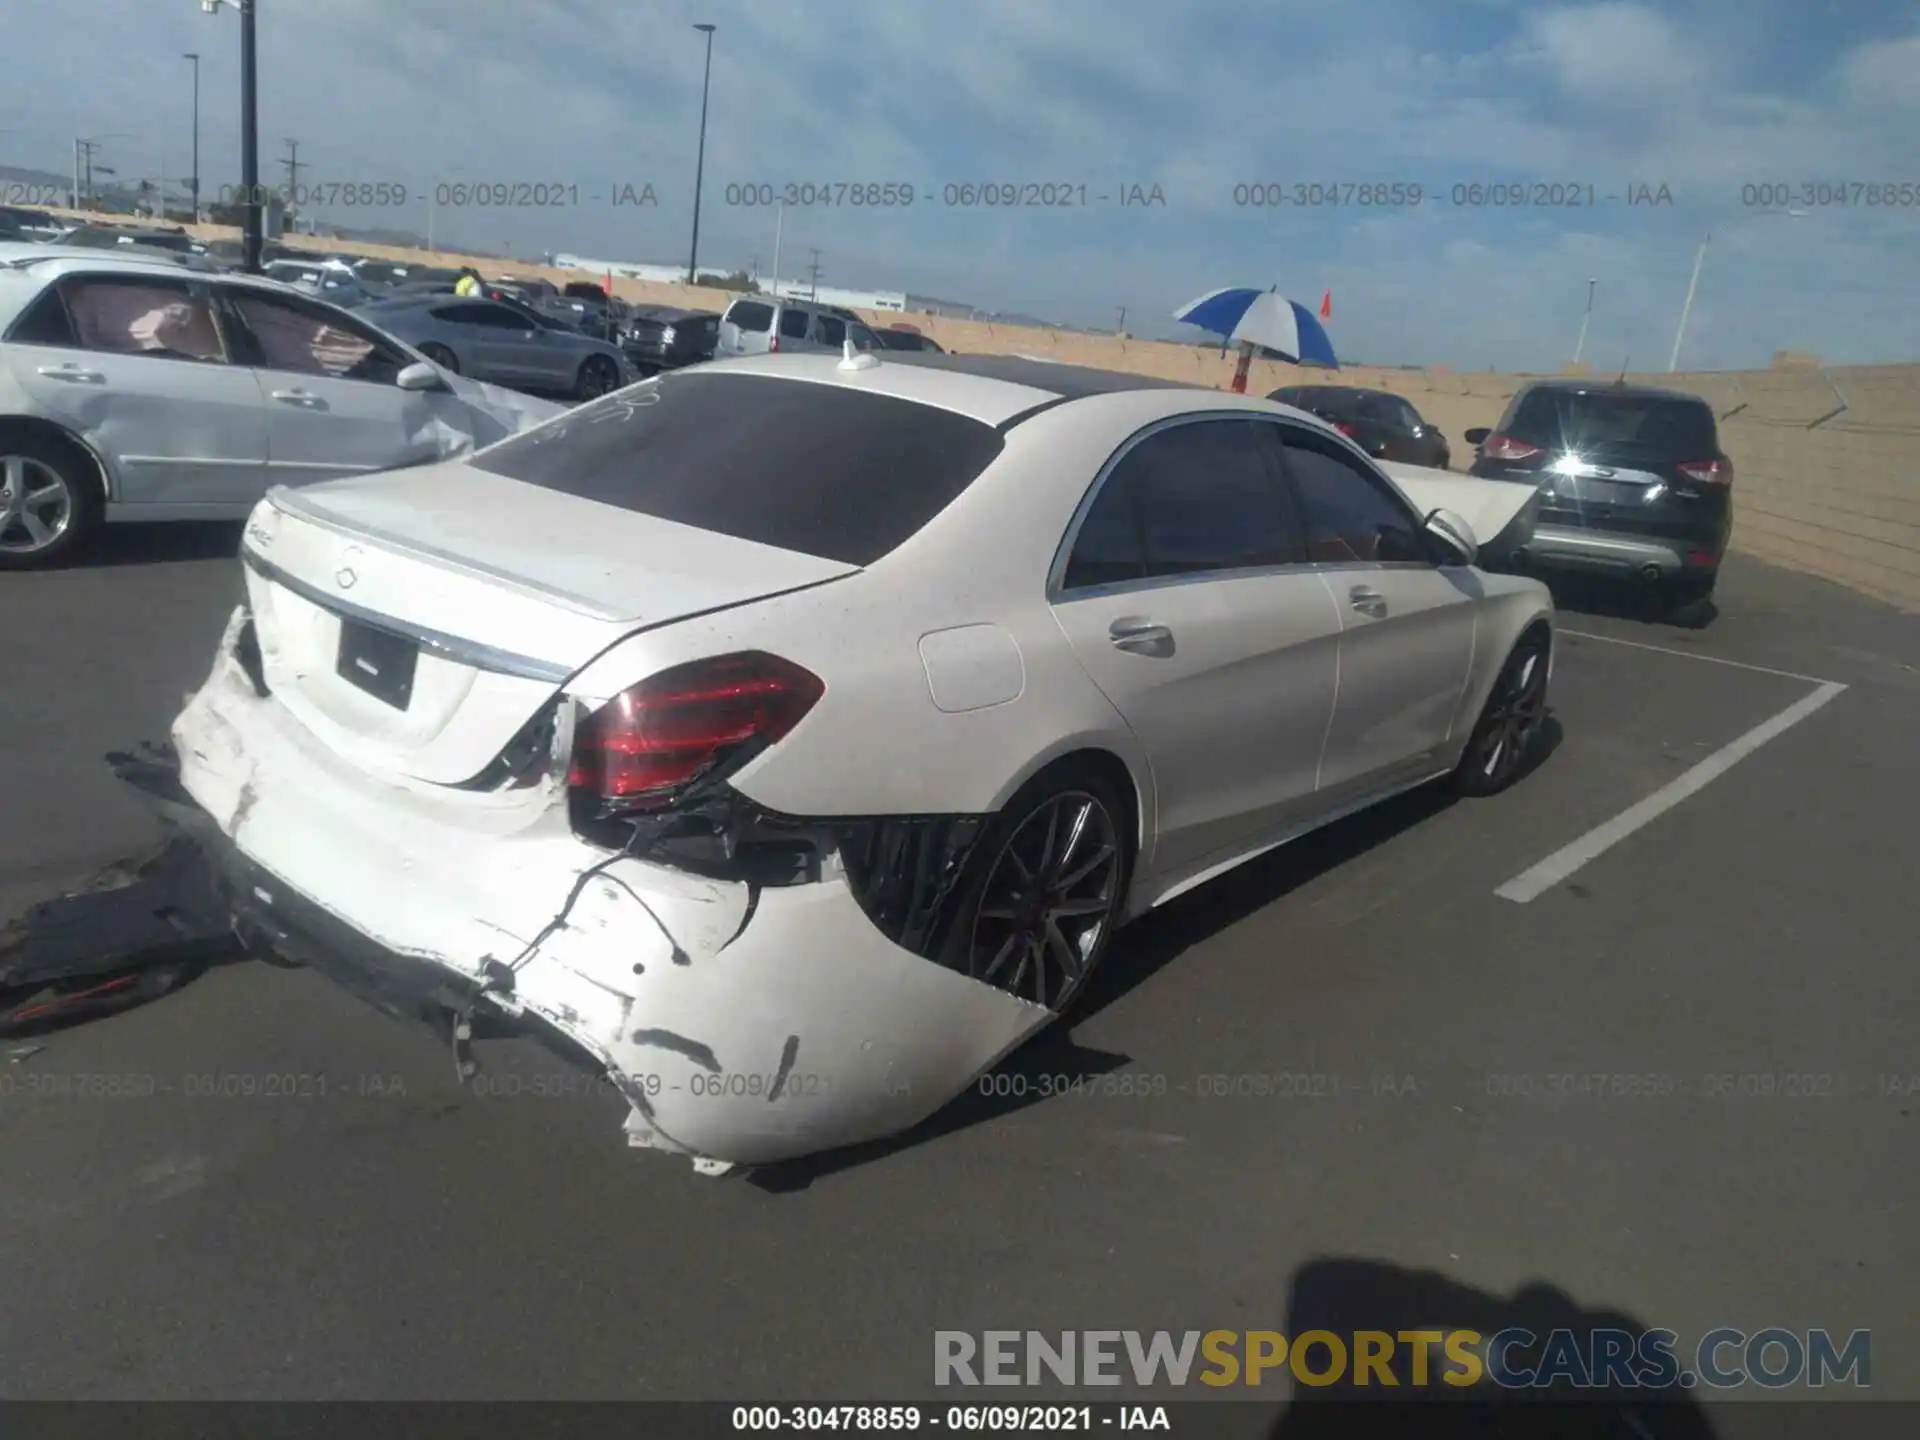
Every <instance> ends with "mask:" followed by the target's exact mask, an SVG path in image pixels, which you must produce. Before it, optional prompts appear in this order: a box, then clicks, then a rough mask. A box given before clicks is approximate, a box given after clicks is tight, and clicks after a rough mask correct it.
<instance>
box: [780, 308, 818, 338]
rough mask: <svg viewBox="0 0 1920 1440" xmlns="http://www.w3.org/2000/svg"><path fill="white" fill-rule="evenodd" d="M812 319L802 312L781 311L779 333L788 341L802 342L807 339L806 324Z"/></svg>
mask: <svg viewBox="0 0 1920 1440" xmlns="http://www.w3.org/2000/svg"><path fill="white" fill-rule="evenodd" d="M812 318H813V317H812V316H811V315H809V314H807V312H806V311H804V310H782V311H781V312H780V333H781V334H782V335H784V336H785V337H786V338H787V339H789V340H804V339H806V338H807V322H808V321H809V320H811V319H812Z"/></svg>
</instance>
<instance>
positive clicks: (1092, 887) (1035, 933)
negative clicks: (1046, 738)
mask: <svg viewBox="0 0 1920 1440" xmlns="http://www.w3.org/2000/svg"><path fill="white" fill-rule="evenodd" d="M1130 813H1131V812H1130V809H1129V807H1128V806H1127V805H1126V804H1125V803H1124V801H1123V800H1122V798H1121V796H1120V795H1119V794H1118V793H1116V791H1115V789H1114V787H1113V783H1112V782H1111V781H1110V780H1108V779H1107V777H1106V776H1105V775H1103V774H1102V773H1100V771H1099V770H1097V769H1095V768H1094V767H1091V766H1085V765H1077V764H1068V765H1063V766H1059V767H1056V768H1054V769H1051V770H1046V771H1043V772H1041V773H1040V774H1039V775H1036V776H1035V777H1034V778H1033V779H1032V780H1030V781H1028V782H1027V783H1026V784H1025V785H1024V786H1022V787H1021V788H1020V790H1019V791H1018V792H1017V793H1015V795H1014V797H1013V798H1012V799H1011V800H1009V801H1008V802H1007V803H1006V805H1005V806H1004V807H1003V808H1002V809H1001V810H1000V812H999V814H997V815H995V816H994V817H993V819H992V820H991V821H990V822H988V824H987V827H986V830H985V832H984V833H983V834H982V835H981V837H980V840H979V843H978V845H977V846H976V848H975V850H974V856H973V861H972V862H971V863H970V868H971V870H972V871H973V875H972V879H971V881H970V882H969V883H968V885H967V888H966V889H965V891H963V892H962V894H961V896H960V899H959V901H958V902H957V904H956V905H955V908H954V919H953V923H952V925H951V927H950V929H949V931H948V933H947V935H946V937H945V940H944V943H943V944H942V946H941V949H940V951H939V953H938V954H937V956H936V957H935V958H937V959H938V960H940V961H941V962H942V963H943V964H946V965H948V966H949V967H951V968H952V969H954V970H957V971H958V972H959V973H960V974H962V975H966V976H968V977H969V978H971V979H975V980H979V981H980V982H981V983H982V984H986V985H991V986H993V987H994V988H995V989H998V990H1003V991H1006V992H1007V993H1008V994H1011V995H1014V996H1017V997H1018V998H1020V999H1023V1000H1027V1001H1029V1002H1031V1003H1035V1004H1039V1005H1041V1006H1044V1007H1045V1008H1046V1009H1048V1010H1050V1011H1052V1012H1053V1014H1054V1015H1055V1016H1060V1015H1063V1014H1065V1013H1066V1012H1067V1011H1068V1010H1069V1009H1071V1008H1072V1006H1073V1003H1074V1002H1075V1001H1076V1000H1077V999H1079V997H1080V996H1081V995H1082V994H1084V993H1085V990H1086V985H1087V981H1088V980H1089V979H1090V978H1091V977H1092V975H1093V972H1094V969H1095V967H1096V966H1097V965H1098V964H1099V963H1100V959H1101V957H1102V956H1104V955H1105V954H1106V951H1107V946H1108V945H1109V944H1110V943H1111V941H1112V938H1113V931H1114V928H1115V926H1116V924H1117V922H1118V917H1119V914H1120V911H1121V907H1122V906H1123V905H1124V903H1125V901H1126V894H1127V882H1128V881H1129V879H1130V878H1131V875H1132V869H1133V833H1132V824H1131V821H1130V820H1129V815H1130ZM1081 814H1084V815H1085V817H1086V818H1085V820H1084V821H1083V822H1081V828H1080V835H1079V838H1078V839H1075V840H1073V841H1072V843H1071V844H1069V843H1068V839H1067V837H1068V833H1069V832H1068V831H1065V830H1063V829H1061V826H1063V825H1072V824H1073V823H1074V820H1073V817H1075V816H1076V815H1081ZM1062 860H1065V861H1066V870H1065V872H1064V875H1065V878H1066V881H1067V883H1065V884H1062V885H1059V886H1058V887H1057V889H1055V890H1054V891H1053V893H1052V894H1051V895H1049V896H1047V897H1046V900H1050V901H1051V903H1050V904H1047V903H1044V902H1043V897H1042V896H1041V895H1039V894H1036V893H1035V892H1034V890H1033V889H1031V888H1029V887H1030V886H1031V878H1032V877H1033V876H1034V874H1035V871H1036V869H1037V870H1038V872H1039V873H1040V874H1041V875H1045V874H1046V873H1048V869H1049V865H1051V868H1052V870H1053V871H1054V873H1056V874H1059V873H1061V871H1060V862H1061V861H1062ZM1075 871H1080V872H1081V873H1080V874H1079V875H1078V876H1075V874H1074V872H1075ZM1088 907H1091V908H1088ZM1069 910H1070V911H1073V912H1075V913H1065V912H1066V911H1069ZM1050 940H1051V941H1053V942H1055V943H1049V942H1050Z"/></svg>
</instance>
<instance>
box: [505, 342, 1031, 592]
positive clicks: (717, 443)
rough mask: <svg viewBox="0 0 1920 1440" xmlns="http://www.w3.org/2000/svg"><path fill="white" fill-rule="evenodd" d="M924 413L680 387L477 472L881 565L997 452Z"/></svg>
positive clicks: (910, 406)
mask: <svg viewBox="0 0 1920 1440" xmlns="http://www.w3.org/2000/svg"><path fill="white" fill-rule="evenodd" d="M1002 444H1003V442H1002V440H1001V437H1000V434H999V432H998V431H996V430H994V429H993V427H992V426H990V425H984V424H982V423H981V422H980V421H978V420H971V419H968V418H967V417H966V416H964V415H956V414H954V413H953V412H951V411H948V410H938V409H935V408H934V407H932V406H930V405H921V404H917V403H915V402H914V401H911V400H899V399H895V398H893V397H891V396H887V395H872V394H866V393H863V392H860V391H857V390H847V389H842V388H840V387H839V386H836V385H823V384H815V383H810V382H807V381H801V380H786V379H780V378H776V377H772V376H766V375H727V374H720V375H711V374H707V375H703V374H698V373H691V374H684V373H683V374H669V375H665V376H661V377H659V378H658V379H655V380H650V381H647V382H645V383H644V384H641V385H635V386H630V387H629V388H627V389H625V390H621V391H616V392H615V393H614V394H612V395H608V396H605V397H604V398H602V399H599V400H596V401H594V402H592V403H591V404H588V405H583V406H581V407H580V408H579V409H577V410H574V411H572V412H570V413H569V414H568V415H566V416H565V417H563V418H561V419H559V420H556V421H554V422H553V423H552V424H549V425H545V426H542V427H540V428H538V429H534V430H529V431H527V432H526V433H525V434H524V435H517V436H514V437H513V438H511V439H508V440H504V441H502V442H501V443H500V444H498V445H495V446H494V447H493V448H491V449H489V450H486V451H483V452H481V453H480V454H478V455H476V456H475V457H474V459H473V462H472V463H473V464H474V465H475V466H476V467H478V468H479V469H482V470H486V471H490V472H491V473H493V474H495V475H505V476H507V477H509V478H510V479H514V480H522V481H525V482H526V483H528V484H530V485H539V486H542V487H544V488H545V489H548V490H558V491H560V492H562V493H563V494H567V495H578V496H581V497H583V498H585V499H588V500H598V501H600V502H601V503H602V504H605V505H617V506H619V507H620V508H621V509H623V510H632V511H636V512H638V513H639V514H642V515H652V516H656V517H657V518H659V519H662V520H671V521H675V522H677V523H678V524H681V525H693V526H697V527H698V528H699V529H702V530H712V531H716V532H718V533H719V534H722V535H731V536H733V537H734V538H736V539H740V540H751V541H754V542H756V543H758V544H761V545H772V546H775V547H777V548H779V549H782V550H794V551H798V552H800V553H801V554H805V555H816V556H819V557H821V558H822V559H826V560H838V561H841V562H843V563H845V564H849V565H868V564H871V563H872V562H873V561H875V560H878V559H879V558H880V557H881V556H883V555H885V554H887V553H888V552H889V551H891V550H893V549H895V548H896V547H897V546H899V545H900V544H902V543H903V542H904V541H906V540H907V539H908V538H910V537H911V536H912V535H914V534H915V533H916V532H917V531H919V529H920V528H921V527H922V526H923V525H925V524H926V523H927V522H928V521H929V520H931V519H932V518H933V517H934V516H935V515H938V514H939V513H940V512H941V511H942V510H944V509H945V508H946V507H947V506H948V505H949V504H950V503H951V502H952V501H953V499H954V498H955V497H956V496H958V495H959V494H960V493H961V492H962V491H963V490H965V489H966V488H967V486H969V485H971V484H972V483H973V482H974V480H975V479H977V478H978V477H979V475H980V474H981V472H982V471H984V470H985V469H986V468H987V466H989V465H990V464H992V463H993V461H994V458H995V457H996V456H998V455H999V453H1000V450H1001V446H1002Z"/></svg>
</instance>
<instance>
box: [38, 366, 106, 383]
mask: <svg viewBox="0 0 1920 1440" xmlns="http://www.w3.org/2000/svg"><path fill="white" fill-rule="evenodd" d="M35 373H36V374H40V375H44V376H46V377H47V378H48V379H49V380H71V381H73V382H74V383H75V384H77V385H104V384H106V383H107V377H106V376H104V375H102V374H101V373H100V372H99V371H98V370H82V369H81V368H80V367H79V366H78V365H73V364H66V365H42V366H41V367H40V368H39V369H38V370H37V371H36V372H35Z"/></svg>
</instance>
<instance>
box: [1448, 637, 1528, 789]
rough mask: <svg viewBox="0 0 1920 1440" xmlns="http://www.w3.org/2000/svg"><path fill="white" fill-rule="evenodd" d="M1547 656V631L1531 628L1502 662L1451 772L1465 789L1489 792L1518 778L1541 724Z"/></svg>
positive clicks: (1503, 787) (1461, 787) (1502, 787)
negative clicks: (1478, 720) (1491, 688)
mask: <svg viewBox="0 0 1920 1440" xmlns="http://www.w3.org/2000/svg"><path fill="white" fill-rule="evenodd" d="M1547 660H1548V641H1547V637H1546V636H1545V635H1544V634H1542V633H1540V632H1537V631H1536V632H1532V633H1529V634H1528V635H1526V636H1523V637H1522V638H1521V641H1520V643H1519V644H1518V645H1516V646H1514V647H1513V653H1512V654H1511V655H1509V656H1508V657H1507V663H1506V664H1505V665H1503V666H1501V668H1500V678H1499V679H1498V680H1496V681H1495V682H1494V686H1493V693H1492V694H1491V695H1489V696H1488V697H1487V705H1486V709H1485V710H1483V711H1482V712H1481V714H1480V723H1479V724H1478V725H1476V726H1474V730H1473V737H1472V738H1471V739H1470V740H1468V742H1467V748H1466V750H1465V752H1464V753H1463V754H1462V755H1461V757H1460V768H1459V770H1457V771H1456V772H1455V775H1454V778H1455V783H1456V784H1457V785H1458V787H1459V788H1460V789H1461V791H1462V792H1464V793H1465V794H1468V795H1492V794H1494V793H1495V792H1497V791H1500V790H1504V789H1506V788H1507V786H1509V785H1511V784H1512V783H1513V782H1514V781H1515V780H1516V779H1518V778H1519V775H1520V772H1521V769H1522V768H1523V767H1524V766H1525V765H1526V763H1527V760H1528V758H1529V756H1530V755H1531V754H1532V752H1533V747H1534V744H1535V742H1536V741H1537V740H1538V739H1539V738H1540V732H1541V729H1542V728H1543V726H1544V725H1545V724H1546V719H1547V670H1548V664H1547Z"/></svg>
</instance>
